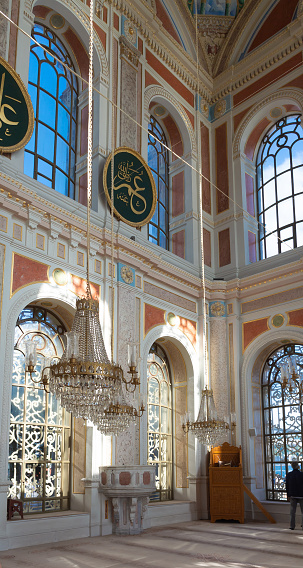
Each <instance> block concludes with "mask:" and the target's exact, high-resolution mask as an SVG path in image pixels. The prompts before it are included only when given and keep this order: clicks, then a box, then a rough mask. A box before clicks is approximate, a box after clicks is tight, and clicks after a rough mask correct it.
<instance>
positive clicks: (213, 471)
mask: <svg viewBox="0 0 303 568" xmlns="http://www.w3.org/2000/svg"><path fill="white" fill-rule="evenodd" d="M209 492H210V520H211V522H212V523H214V522H215V521H216V520H217V519H226V520H229V519H233V520H235V521H240V523H244V490H243V471H242V451H241V446H240V447H239V448H238V447H237V446H230V445H229V444H228V443H227V442H225V443H224V444H222V446H217V447H216V448H212V449H211V451H210V464H209Z"/></svg>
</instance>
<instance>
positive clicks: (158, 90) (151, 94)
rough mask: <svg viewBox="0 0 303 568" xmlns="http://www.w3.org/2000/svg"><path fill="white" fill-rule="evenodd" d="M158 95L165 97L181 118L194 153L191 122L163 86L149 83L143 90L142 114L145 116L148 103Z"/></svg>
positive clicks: (194, 143)
mask: <svg viewBox="0 0 303 568" xmlns="http://www.w3.org/2000/svg"><path fill="white" fill-rule="evenodd" d="M158 96H160V97H163V98H164V99H166V100H167V101H168V102H170V103H171V104H172V105H173V106H174V108H175V109H176V110H177V112H178V114H179V115H180V117H181V118H182V120H183V122H184V124H185V126H186V129H187V133H188V136H189V139H190V145H191V151H192V152H194V153H196V152H197V145H196V140H195V133H194V130H193V127H192V125H191V122H190V120H189V118H188V116H187V114H186V112H185V110H184V108H183V107H182V105H181V104H180V103H179V102H178V101H177V100H176V99H175V98H174V97H173V96H172V95H171V94H170V93H169V92H168V91H167V90H166V89H164V87H161V86H159V85H151V86H150V87H148V88H147V89H146V90H145V94H144V114H145V115H146V116H147V115H148V114H149V105H150V103H151V101H152V99H154V98H155V97H158Z"/></svg>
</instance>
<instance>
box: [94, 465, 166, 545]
mask: <svg viewBox="0 0 303 568" xmlns="http://www.w3.org/2000/svg"><path fill="white" fill-rule="evenodd" d="M155 490H156V485H155V467H154V466H150V465H141V466H140V465H132V466H114V467H100V486H99V491H100V492H101V493H103V494H104V495H105V496H106V497H109V498H110V499H111V503H112V527H113V533H114V534H139V533H140V532H142V530H143V528H144V517H145V514H146V511H147V508H148V502H149V496H150V495H151V494H152V493H153V492H154V491H155Z"/></svg>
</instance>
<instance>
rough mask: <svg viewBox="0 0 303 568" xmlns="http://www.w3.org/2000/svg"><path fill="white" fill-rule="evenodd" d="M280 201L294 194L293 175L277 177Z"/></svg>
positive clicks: (287, 174) (286, 174) (288, 173)
mask: <svg viewBox="0 0 303 568" xmlns="http://www.w3.org/2000/svg"><path fill="white" fill-rule="evenodd" d="M277 193H278V201H281V199H284V198H285V197H289V196H290V195H291V194H292V185H291V173H290V172H285V173H284V174H281V175H279V176H278V177H277Z"/></svg>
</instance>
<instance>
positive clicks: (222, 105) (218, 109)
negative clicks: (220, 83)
mask: <svg viewBox="0 0 303 568" xmlns="http://www.w3.org/2000/svg"><path fill="white" fill-rule="evenodd" d="M225 112H226V100H225V99H222V100H221V101H218V102H217V103H216V105H215V110H214V117H215V118H219V117H220V116H222V115H223V114H224V113H225Z"/></svg>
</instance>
